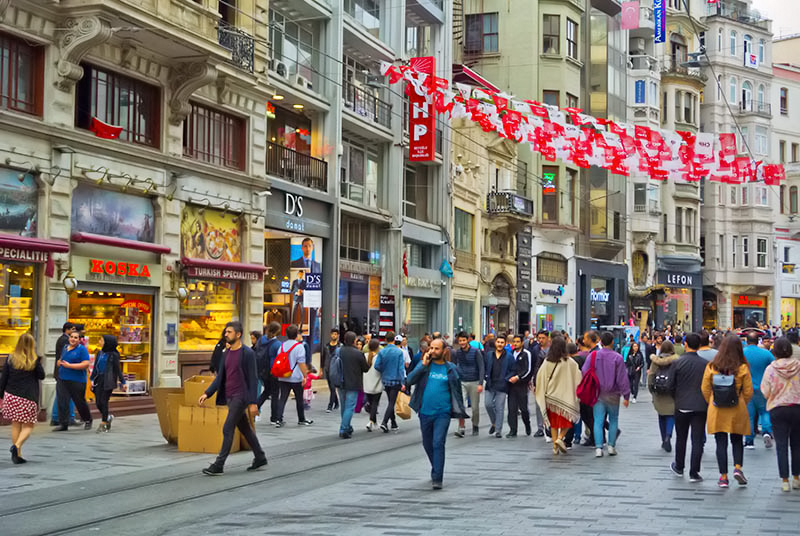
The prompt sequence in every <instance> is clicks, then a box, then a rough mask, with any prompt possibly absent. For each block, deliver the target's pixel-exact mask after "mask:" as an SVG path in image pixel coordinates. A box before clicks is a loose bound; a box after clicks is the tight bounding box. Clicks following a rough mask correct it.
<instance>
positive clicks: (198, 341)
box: [178, 279, 239, 352]
mask: <svg viewBox="0 0 800 536" xmlns="http://www.w3.org/2000/svg"><path fill="white" fill-rule="evenodd" d="M186 289H187V290H188V291H189V296H188V297H187V299H186V300H185V301H184V302H183V303H182V304H181V312H180V329H179V333H180V340H179V343H178V348H179V349H180V350H188V351H209V352H210V351H213V350H214V346H215V345H216V344H217V342H219V339H220V337H221V336H222V332H223V330H224V329H225V324H227V323H228V322H231V321H233V320H238V319H239V282H237V281H210V280H199V279H189V280H187V282H186Z"/></svg>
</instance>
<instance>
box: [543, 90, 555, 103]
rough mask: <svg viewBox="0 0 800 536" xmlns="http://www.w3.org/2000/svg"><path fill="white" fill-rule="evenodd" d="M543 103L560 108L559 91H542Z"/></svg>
mask: <svg viewBox="0 0 800 536" xmlns="http://www.w3.org/2000/svg"><path fill="white" fill-rule="evenodd" d="M542 102H544V103H545V104H549V105H550V106H558V91H553V90H550V89H545V90H544V91H542Z"/></svg>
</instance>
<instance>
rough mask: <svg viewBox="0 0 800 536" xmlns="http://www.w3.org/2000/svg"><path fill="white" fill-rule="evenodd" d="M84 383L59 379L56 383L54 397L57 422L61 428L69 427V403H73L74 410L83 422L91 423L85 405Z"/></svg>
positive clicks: (90, 417)
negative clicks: (56, 398)
mask: <svg viewBox="0 0 800 536" xmlns="http://www.w3.org/2000/svg"><path fill="white" fill-rule="evenodd" d="M85 392H86V383H85V382H73V381H70V380H62V379H59V380H58V383H56V396H57V397H58V420H59V423H60V424H61V426H68V425H69V401H70V400H72V401H73V402H74V403H75V409H77V410H78V413H79V414H80V416H81V419H82V420H83V422H92V414H91V413H90V412H89V405H88V404H87V403H86V395H85Z"/></svg>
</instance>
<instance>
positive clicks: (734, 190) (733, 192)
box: [731, 186, 738, 207]
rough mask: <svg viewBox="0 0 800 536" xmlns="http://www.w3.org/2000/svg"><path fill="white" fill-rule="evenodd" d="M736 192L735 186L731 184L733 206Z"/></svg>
mask: <svg viewBox="0 0 800 536" xmlns="http://www.w3.org/2000/svg"><path fill="white" fill-rule="evenodd" d="M737 193H738V192H737V191H736V186H731V205H732V206H734V207H735V206H736V195H737Z"/></svg>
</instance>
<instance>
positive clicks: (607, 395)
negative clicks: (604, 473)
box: [583, 331, 631, 458]
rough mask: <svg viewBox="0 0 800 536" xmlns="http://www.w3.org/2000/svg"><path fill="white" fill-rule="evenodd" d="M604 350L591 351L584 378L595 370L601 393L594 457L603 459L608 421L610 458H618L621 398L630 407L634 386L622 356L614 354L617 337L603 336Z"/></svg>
mask: <svg viewBox="0 0 800 536" xmlns="http://www.w3.org/2000/svg"><path fill="white" fill-rule="evenodd" d="M600 342H601V343H602V345H603V348H602V349H600V350H596V349H595V350H592V351H591V352H589V355H588V356H587V357H586V362H585V363H584V364H583V374H584V375H585V374H586V373H587V372H588V371H589V369H590V368H592V367H594V369H595V374H596V375H597V381H598V387H599V389H600V392H599V396H598V398H597V402H596V403H595V404H594V408H593V416H594V446H595V456H596V457H598V458H600V457H601V456H603V428H604V426H605V422H606V417H608V455H609V456H616V455H617V449H616V447H615V445H616V443H617V429H618V425H619V403H620V397H623V398H624V401H623V403H624V405H625V407H626V408H627V407H628V399H629V398H630V396H631V385H630V382H629V381H628V369H626V368H625V362H624V361H623V360H622V356H621V355H619V354H618V353H617V352H615V351H614V335H612V334H611V333H610V332H608V331H606V332H603V334H602V335H601V336H600Z"/></svg>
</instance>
